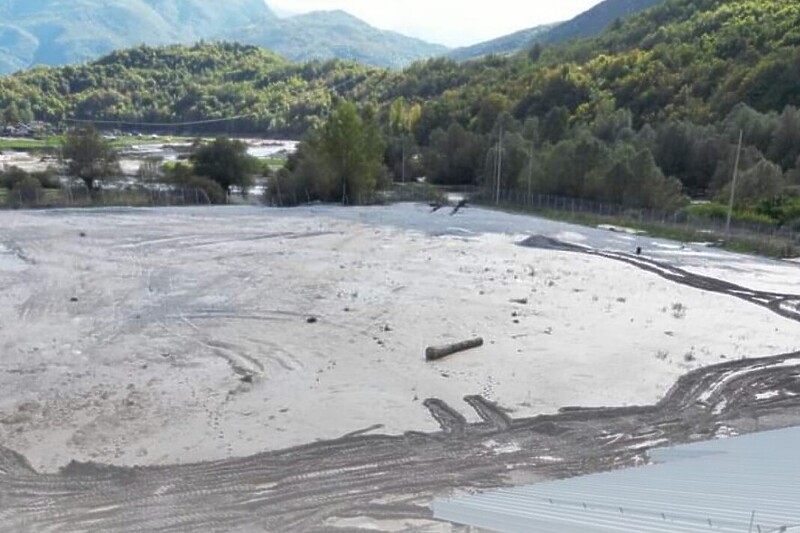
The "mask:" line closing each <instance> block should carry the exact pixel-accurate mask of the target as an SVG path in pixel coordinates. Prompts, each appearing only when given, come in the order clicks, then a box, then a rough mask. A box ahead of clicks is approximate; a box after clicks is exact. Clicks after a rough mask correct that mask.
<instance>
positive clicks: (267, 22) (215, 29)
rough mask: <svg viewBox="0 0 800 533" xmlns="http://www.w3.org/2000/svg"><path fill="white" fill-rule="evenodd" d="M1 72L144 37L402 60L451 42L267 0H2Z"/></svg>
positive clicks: (394, 63) (308, 55)
mask: <svg viewBox="0 0 800 533" xmlns="http://www.w3.org/2000/svg"><path fill="white" fill-rule="evenodd" d="M0 17H2V19H4V20H5V22H4V23H0V74H9V73H12V72H15V71H18V70H23V69H25V68H29V67H32V66H36V65H48V66H59V65H65V64H77V63H83V62H86V61H91V60H93V59H96V58H98V57H101V56H102V55H104V54H107V53H110V52H112V51H114V50H118V49H124V48H129V47H132V46H137V45H140V44H146V45H152V46H157V45H168V44H192V43H194V42H197V41H200V40H211V41H215V40H227V41H230V40H236V41H241V42H243V43H244V44H257V45H261V46H265V47H267V48H269V49H270V50H272V51H274V52H277V53H279V54H281V55H283V56H284V57H286V58H287V59H290V60H294V61H303V60H308V59H330V58H341V59H354V60H358V61H362V62H364V63H367V64H371V65H376V66H387V67H402V66H405V65H406V64H408V63H410V62H413V61H415V60H418V59H422V58H427V57H431V56H435V55H440V54H442V53H444V52H446V50H447V48H446V47H443V46H441V45H436V44H432V43H428V42H426V41H423V40H421V39H415V38H411V37H406V36H404V35H401V34H399V33H395V32H388V31H383V30H379V29H377V28H374V27H372V26H370V25H369V24H367V23H366V22H364V21H362V20H360V19H358V18H356V17H354V16H352V15H350V14H348V13H346V12H344V11H327V12H326V11H317V12H311V13H307V14H302V15H294V16H291V17H285V18H281V17H279V16H278V15H276V14H275V12H273V11H272V10H271V9H270V8H269V6H268V5H267V3H265V2H264V0H227V1H226V2H224V3H221V2H217V1H215V0H0Z"/></svg>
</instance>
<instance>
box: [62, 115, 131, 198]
mask: <svg viewBox="0 0 800 533" xmlns="http://www.w3.org/2000/svg"><path fill="white" fill-rule="evenodd" d="M62 154H63V157H64V159H65V160H66V171H67V174H68V175H69V176H72V177H74V178H78V179H80V180H81V181H83V183H84V184H85V185H86V188H87V189H89V190H90V191H96V190H98V189H99V188H100V184H101V183H102V182H103V181H106V180H109V179H113V178H116V177H117V176H119V174H120V172H121V171H120V167H119V154H118V153H117V151H116V150H115V149H114V147H113V146H112V145H111V143H110V142H108V141H106V140H105V139H103V137H102V136H101V135H100V132H99V131H97V130H96V129H95V128H94V127H93V126H85V127H81V128H77V129H74V130H72V131H70V132H69V133H67V137H66V139H65V140H64V144H63V147H62Z"/></svg>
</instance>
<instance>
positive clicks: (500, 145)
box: [494, 124, 503, 205]
mask: <svg viewBox="0 0 800 533" xmlns="http://www.w3.org/2000/svg"><path fill="white" fill-rule="evenodd" d="M502 177H503V126H502V124H501V125H500V138H499V139H498V140H497V190H496V192H495V199H494V202H495V204H497V205H500V181H501V179H502Z"/></svg>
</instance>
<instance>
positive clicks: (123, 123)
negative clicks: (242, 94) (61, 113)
mask: <svg viewBox="0 0 800 533" xmlns="http://www.w3.org/2000/svg"><path fill="white" fill-rule="evenodd" d="M256 115H257V113H247V114H244V115H236V116H235V117H226V118H215V119H209V120H194V121H190V122H128V121H124V120H90V119H80V118H66V119H64V122H72V123H76V124H109V125H117V126H147V127H154V128H174V127H180V126H199V125H202V124H216V123H220V122H232V121H234V120H239V119H240V118H247V117H253V116H256Z"/></svg>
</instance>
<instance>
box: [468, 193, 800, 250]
mask: <svg viewBox="0 0 800 533" xmlns="http://www.w3.org/2000/svg"><path fill="white" fill-rule="evenodd" d="M471 199H472V201H473V202H476V203H479V204H482V205H488V206H491V205H496V206H499V207H501V208H508V209H514V210H518V211H523V212H530V213H548V212H549V213H551V214H553V215H555V216H558V217H562V218H565V219H567V220H570V219H572V220H575V221H579V222H589V223H597V224H602V223H608V224H624V223H629V224H635V225H637V226H640V227H643V228H645V229H648V228H652V229H655V230H661V231H662V232H663V233H667V234H671V235H674V236H675V237H676V238H691V239H697V240H703V241H717V240H726V239H727V240H736V241H739V242H741V243H743V244H749V245H750V246H746V248H748V249H752V250H754V251H760V250H762V249H763V251H768V252H769V253H770V254H771V255H784V256H796V255H800V232H798V231H796V230H794V229H792V228H790V227H780V226H778V225H772V224H764V223H758V222H751V221H742V220H732V221H731V226H730V232H728V230H727V227H726V224H727V221H726V220H722V219H715V218H709V217H706V216H700V215H697V214H693V213H692V212H691V210H687V209H680V210H677V211H660V210H655V209H646V208H634V207H627V206H623V205H618V204H608V203H603V202H596V201H592V200H586V199H583V198H569V197H564V196H554V195H547V194H536V193H531V194H527V193H525V192H523V191H501V192H500V195H499V201H498V197H497V193H496V192H491V191H487V190H481V191H477V192H476V193H474V194H472V195H471Z"/></svg>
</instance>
